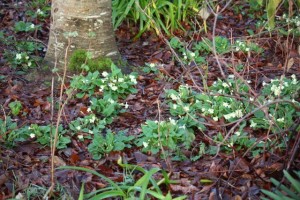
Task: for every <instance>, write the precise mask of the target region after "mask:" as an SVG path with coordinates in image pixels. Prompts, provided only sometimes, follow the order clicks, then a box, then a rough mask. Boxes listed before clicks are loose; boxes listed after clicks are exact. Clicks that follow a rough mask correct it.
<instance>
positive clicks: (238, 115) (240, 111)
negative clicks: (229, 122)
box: [235, 109, 243, 118]
mask: <svg viewBox="0 0 300 200" xmlns="http://www.w3.org/2000/svg"><path fill="white" fill-rule="evenodd" d="M235 116H236V117H238V118H241V117H243V112H242V110H241V109H239V110H236V111H235Z"/></svg>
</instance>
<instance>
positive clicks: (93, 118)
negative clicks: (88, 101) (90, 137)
mask: <svg viewBox="0 0 300 200" xmlns="http://www.w3.org/2000/svg"><path fill="white" fill-rule="evenodd" d="M95 120H96V117H95V115H93V116H92V118H91V119H90V123H94V122H95Z"/></svg>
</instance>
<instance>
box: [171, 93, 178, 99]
mask: <svg viewBox="0 0 300 200" xmlns="http://www.w3.org/2000/svg"><path fill="white" fill-rule="evenodd" d="M170 98H171V99H172V100H173V101H176V100H178V99H179V97H177V96H176V95H175V94H171V95H170Z"/></svg>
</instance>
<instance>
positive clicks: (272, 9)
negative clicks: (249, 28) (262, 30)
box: [267, 0, 282, 29]
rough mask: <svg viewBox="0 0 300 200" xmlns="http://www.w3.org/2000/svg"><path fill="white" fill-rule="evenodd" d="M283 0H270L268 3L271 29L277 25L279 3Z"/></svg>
mask: <svg viewBox="0 0 300 200" xmlns="http://www.w3.org/2000/svg"><path fill="white" fill-rule="evenodd" d="M281 1H282V0H269V2H268V4H267V16H268V24H269V27H270V28H271V29H273V28H274V27H275V14H276V9H277V7H278V5H279V4H280V2H281Z"/></svg>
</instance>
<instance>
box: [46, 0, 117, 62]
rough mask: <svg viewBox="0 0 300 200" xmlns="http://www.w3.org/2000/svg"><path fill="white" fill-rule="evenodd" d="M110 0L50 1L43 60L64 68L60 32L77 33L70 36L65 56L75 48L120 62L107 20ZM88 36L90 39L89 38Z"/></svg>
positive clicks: (109, 12)
mask: <svg viewBox="0 0 300 200" xmlns="http://www.w3.org/2000/svg"><path fill="white" fill-rule="evenodd" d="M111 12H112V2H111V0H52V7H51V20H52V21H51V27H50V37H49V42H48V49H47V52H46V56H45V61H46V62H47V63H48V64H52V65H53V63H55V62H57V64H58V65H57V67H58V68H62V67H63V66H64V57H65V49H66V47H67V46H68V39H67V38H66V37H65V36H64V33H70V32H77V34H76V35H77V36H76V37H71V39H70V41H71V44H70V48H69V51H68V56H70V55H71V54H72V51H74V50H75V49H84V50H88V51H89V52H91V53H92V55H93V57H94V58H99V57H110V58H111V59H112V60H118V59H120V54H119V51H118V49H117V45H116V41H115V35H114V32H113V27H112V20H111ZM91 35H92V36H91Z"/></svg>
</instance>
